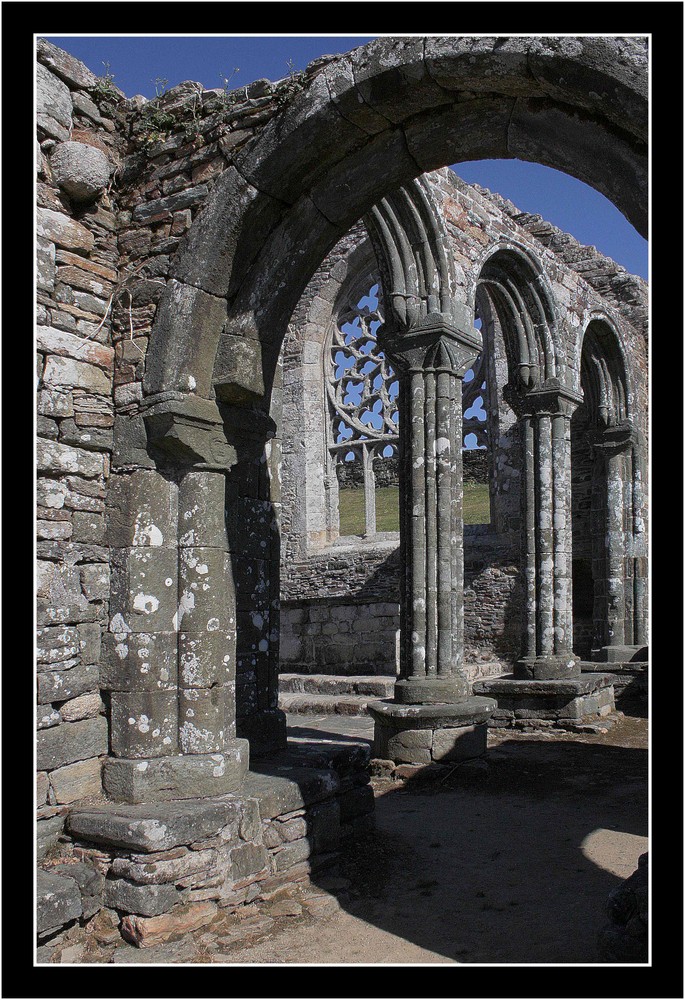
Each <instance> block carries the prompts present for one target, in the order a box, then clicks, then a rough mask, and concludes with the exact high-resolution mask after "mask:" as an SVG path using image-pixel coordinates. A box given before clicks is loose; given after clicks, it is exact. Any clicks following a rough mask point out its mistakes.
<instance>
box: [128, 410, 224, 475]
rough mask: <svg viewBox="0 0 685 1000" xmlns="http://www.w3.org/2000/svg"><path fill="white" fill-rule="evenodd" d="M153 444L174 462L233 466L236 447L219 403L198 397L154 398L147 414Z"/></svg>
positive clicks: (196, 466)
mask: <svg viewBox="0 0 685 1000" xmlns="http://www.w3.org/2000/svg"><path fill="white" fill-rule="evenodd" d="M143 416H144V420H145V427H146V430H147V435H148V442H149V444H150V445H151V446H152V447H153V448H154V449H155V450H157V451H158V452H161V453H162V454H163V455H164V456H165V457H166V458H168V459H169V460H170V462H172V463H173V464H174V465H181V466H186V467H188V466H192V467H193V468H200V469H216V470H226V469H230V468H231V466H233V465H234V464H235V462H236V452H235V449H234V448H233V447H232V446H231V445H229V444H228V442H227V440H226V434H225V432H224V425H223V420H222V417H221V413H220V412H219V408H218V406H217V404H216V403H215V402H213V401H212V400H207V399H200V398H198V397H197V396H183V397H180V398H174V399H168V398H167V399H159V398H157V399H155V398H154V397H153V398H152V399H151V400H150V403H149V405H148V406H147V407H146V409H145V411H144V413H143Z"/></svg>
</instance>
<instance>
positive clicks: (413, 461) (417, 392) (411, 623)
mask: <svg viewBox="0 0 685 1000" xmlns="http://www.w3.org/2000/svg"><path fill="white" fill-rule="evenodd" d="M410 384H411V390H410V392H411V399H410V405H411V411H410V413H411V418H410V427H411V430H410V448H409V449H408V454H407V465H408V468H409V470H410V480H409V481H410V490H409V496H408V497H407V501H408V506H409V509H410V510H411V542H410V545H409V551H408V552H407V560H408V562H409V563H410V565H411V569H410V580H411V595H410V597H411V603H410V605H409V607H408V609H407V610H408V623H407V624H408V627H409V634H410V635H411V668H410V670H408V672H407V673H408V674H411V676H412V677H425V676H426V643H427V639H426V563H425V546H426V478H425V465H426V458H425V454H424V450H425V449H424V427H423V420H424V398H425V392H424V379H423V374H422V373H421V372H412V374H411V376H410ZM401 421H402V415H401V414H400V423H401ZM407 666H408V664H407ZM405 676H406V674H405Z"/></svg>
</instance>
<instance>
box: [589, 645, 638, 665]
mask: <svg viewBox="0 0 685 1000" xmlns="http://www.w3.org/2000/svg"><path fill="white" fill-rule="evenodd" d="M590 657H591V659H592V660H593V661H594V662H596V663H641V662H644V661H645V660H647V657H648V650H647V646H602V648H601V649H592V650H590Z"/></svg>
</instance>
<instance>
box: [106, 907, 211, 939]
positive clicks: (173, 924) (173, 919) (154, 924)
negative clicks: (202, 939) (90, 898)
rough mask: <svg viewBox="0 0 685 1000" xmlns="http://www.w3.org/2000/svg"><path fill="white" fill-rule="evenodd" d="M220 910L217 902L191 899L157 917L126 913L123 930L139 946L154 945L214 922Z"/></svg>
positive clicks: (183, 935)
mask: <svg viewBox="0 0 685 1000" xmlns="http://www.w3.org/2000/svg"><path fill="white" fill-rule="evenodd" d="M216 914H217V907H216V903H210V902H204V901H203V902H199V903H190V904H188V905H186V906H179V907H175V908H174V909H173V910H172V911H171V912H169V913H166V914H163V915H160V916H156V917H138V916H127V917H124V919H123V920H122V923H121V931H122V934H123V936H124V937H125V938H126V940H127V941H131V942H132V943H133V944H135V945H137V947H138V948H152V947H154V946H155V945H159V944H163V943H164V942H166V941H177V940H178V939H179V938H184V937H185V936H186V935H187V934H190V933H192V932H193V931H197V930H199V929H200V928H201V927H204V926H206V925H207V924H209V923H211V922H212V920H213V919H214V917H215V916H216Z"/></svg>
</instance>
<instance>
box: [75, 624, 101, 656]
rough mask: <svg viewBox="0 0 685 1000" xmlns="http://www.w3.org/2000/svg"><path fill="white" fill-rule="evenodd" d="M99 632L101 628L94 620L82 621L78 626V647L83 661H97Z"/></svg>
mask: <svg viewBox="0 0 685 1000" xmlns="http://www.w3.org/2000/svg"><path fill="white" fill-rule="evenodd" d="M101 634H102V630H101V628H100V626H99V625H97V624H96V623H95V622H93V623H85V622H84V623H82V624H80V625H79V626H78V635H79V647H80V650H81V660H82V662H83V663H97V662H98V661H99V659H100V636H101Z"/></svg>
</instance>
